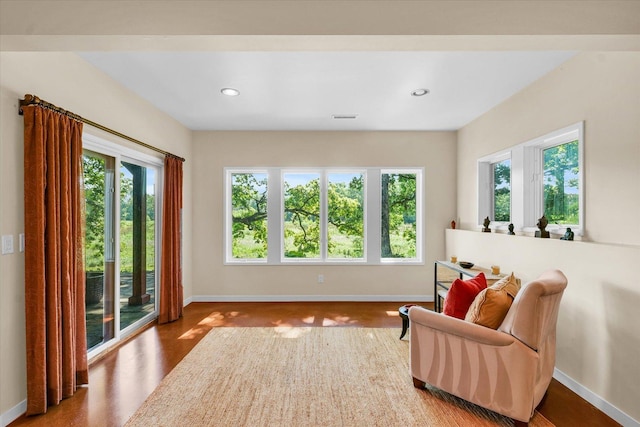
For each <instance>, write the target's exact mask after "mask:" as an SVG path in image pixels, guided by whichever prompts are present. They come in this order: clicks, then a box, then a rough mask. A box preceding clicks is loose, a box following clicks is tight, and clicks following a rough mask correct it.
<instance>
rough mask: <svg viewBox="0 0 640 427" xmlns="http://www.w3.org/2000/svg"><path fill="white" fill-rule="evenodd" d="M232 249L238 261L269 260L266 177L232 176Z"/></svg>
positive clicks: (238, 174) (262, 174)
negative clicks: (267, 258)
mask: <svg viewBox="0 0 640 427" xmlns="http://www.w3.org/2000/svg"><path fill="white" fill-rule="evenodd" d="M231 200H232V214H231V215H232V218H233V223H232V227H233V229H232V236H233V239H232V247H231V253H232V255H233V257H234V258H238V259H262V258H266V257H267V174H264V173H255V174H254V173H236V174H232V177H231Z"/></svg>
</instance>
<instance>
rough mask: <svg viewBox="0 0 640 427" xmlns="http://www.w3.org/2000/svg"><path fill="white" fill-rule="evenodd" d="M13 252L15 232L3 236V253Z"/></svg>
mask: <svg viewBox="0 0 640 427" xmlns="http://www.w3.org/2000/svg"><path fill="white" fill-rule="evenodd" d="M12 253H13V234H7V235H4V236H2V255H6V254H12Z"/></svg>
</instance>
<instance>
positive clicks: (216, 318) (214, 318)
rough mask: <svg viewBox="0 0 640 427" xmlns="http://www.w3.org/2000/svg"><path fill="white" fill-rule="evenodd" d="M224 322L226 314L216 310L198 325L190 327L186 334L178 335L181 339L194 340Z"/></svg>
mask: <svg viewBox="0 0 640 427" xmlns="http://www.w3.org/2000/svg"><path fill="white" fill-rule="evenodd" d="M223 324H224V315H223V314H222V313H220V312H218V311H214V312H213V313H211V314H210V315H208V316H207V317H205V318H204V319H202V320H201V321H199V322H198V326H195V327H193V328H191V329H189V330H188V331H187V332H185V333H184V334H182V335H180V336H179V337H178V339H179V340H192V339H194V338H196V337H198V336H200V335H204V334H206V333H207V332H209V331H210V330H211V328H213V327H214V326H221V325H223Z"/></svg>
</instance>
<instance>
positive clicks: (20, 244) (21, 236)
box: [18, 233, 24, 252]
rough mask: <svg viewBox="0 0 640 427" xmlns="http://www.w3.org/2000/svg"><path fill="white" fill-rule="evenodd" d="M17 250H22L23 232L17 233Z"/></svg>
mask: <svg viewBox="0 0 640 427" xmlns="http://www.w3.org/2000/svg"><path fill="white" fill-rule="evenodd" d="M18 248H19V249H18V250H19V251H20V252H24V233H20V234H18Z"/></svg>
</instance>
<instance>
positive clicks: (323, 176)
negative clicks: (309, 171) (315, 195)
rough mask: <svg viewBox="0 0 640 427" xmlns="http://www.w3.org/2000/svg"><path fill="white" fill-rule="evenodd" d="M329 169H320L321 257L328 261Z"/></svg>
mask: <svg viewBox="0 0 640 427" xmlns="http://www.w3.org/2000/svg"><path fill="white" fill-rule="evenodd" d="M327 180H328V178H327V171H326V170H325V169H323V170H322V171H320V259H321V260H322V261H326V260H327V257H328V252H329V251H328V248H327V243H328V241H329V239H328V234H327V233H328V229H329V224H328V221H329V214H328V209H329V206H328V194H327V192H328V188H329V185H328V182H327Z"/></svg>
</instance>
